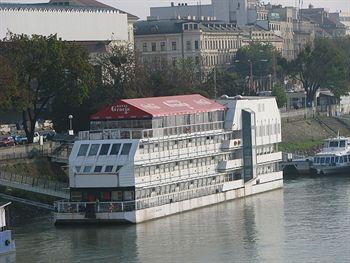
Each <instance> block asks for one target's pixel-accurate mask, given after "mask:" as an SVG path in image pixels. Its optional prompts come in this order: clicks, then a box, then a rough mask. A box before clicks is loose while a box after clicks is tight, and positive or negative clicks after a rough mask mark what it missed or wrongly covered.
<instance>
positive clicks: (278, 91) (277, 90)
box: [272, 82, 287, 108]
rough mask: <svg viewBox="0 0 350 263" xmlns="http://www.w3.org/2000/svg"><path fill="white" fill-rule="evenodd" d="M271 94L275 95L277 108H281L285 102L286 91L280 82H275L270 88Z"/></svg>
mask: <svg viewBox="0 0 350 263" xmlns="http://www.w3.org/2000/svg"><path fill="white" fill-rule="evenodd" d="M272 96H274V97H276V102H277V106H278V108H282V107H284V106H285V105H286V104H287V95H286V91H285V89H284V88H283V85H282V83H281V82H277V83H276V84H275V86H274V87H273V89H272Z"/></svg>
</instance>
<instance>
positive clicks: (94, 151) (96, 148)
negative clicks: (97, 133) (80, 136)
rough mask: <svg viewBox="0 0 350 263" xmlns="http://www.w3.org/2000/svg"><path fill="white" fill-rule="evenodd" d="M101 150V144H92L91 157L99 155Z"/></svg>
mask: <svg viewBox="0 0 350 263" xmlns="http://www.w3.org/2000/svg"><path fill="white" fill-rule="evenodd" d="M99 148H100V145H99V144H91V147H90V151H89V156H95V155H97V153H98V149H99Z"/></svg>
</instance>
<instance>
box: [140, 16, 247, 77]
mask: <svg viewBox="0 0 350 263" xmlns="http://www.w3.org/2000/svg"><path fill="white" fill-rule="evenodd" d="M242 43H243V31H242V30H240V29H238V28H237V27H236V25H234V24H228V23H224V22H211V21H201V22H200V21H192V20H177V19H170V20H153V21H139V22H137V23H136V24H135V49H136V50H137V53H138V54H139V55H140V56H141V59H142V60H143V61H151V60H152V59H153V58H160V59H162V60H165V61H168V62H170V63H174V64H175V62H176V61H178V60H180V59H187V58H192V59H193V61H195V62H196V63H197V64H198V65H201V68H202V69H203V71H204V72H208V71H209V70H210V69H212V68H213V67H215V66H223V65H227V64H229V63H231V62H232V61H233V58H234V56H235V54H236V52H237V50H238V49H239V48H240V47H241V46H242Z"/></svg>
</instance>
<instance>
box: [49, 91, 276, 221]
mask: <svg viewBox="0 0 350 263" xmlns="http://www.w3.org/2000/svg"><path fill="white" fill-rule="evenodd" d="M90 125H91V127H90V131H84V132H80V134H79V139H78V140H77V141H76V142H75V144H74V147H73V150H72V152H71V155H70V157H69V180H70V193H71V196H70V200H69V201H58V202H56V203H55V222H56V223H74V222H79V223H84V222H86V223H107V222H132V223H138V222H142V221H146V220H150V219H154V218H158V217H163V216H167V215H171V214H175V213H179V212H183V211H187V210H191V209H194V208H198V207H203V206H206V205H211V204H216V203H219V202H223V201H226V200H232V199H235V198H239V197H244V196H248V195H252V194H256V193H261V192H265V191H269V190H272V189H276V188H280V187H282V186H283V176H282V172H281V171H279V168H278V163H279V161H280V160H281V159H282V154H281V152H279V151H278V149H277V143H278V142H280V141H281V119H280V113H279V110H278V107H277V104H276V101H275V99H274V98H271V97H266V98H265V97H241V96H237V97H227V96H223V97H222V98H221V99H219V100H218V101H217V102H216V101H213V100H209V99H207V98H205V97H203V96H201V95H182V96H171V97H154V98H140V99H123V100H120V101H118V102H116V103H115V104H114V105H112V106H110V107H107V108H106V109H103V110H101V111H100V112H98V113H96V114H94V115H93V116H91V123H90Z"/></svg>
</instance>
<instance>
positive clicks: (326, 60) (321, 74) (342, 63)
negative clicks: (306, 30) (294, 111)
mask: <svg viewBox="0 0 350 263" xmlns="http://www.w3.org/2000/svg"><path fill="white" fill-rule="evenodd" d="M291 69H292V72H291V73H292V76H293V77H294V78H295V79H297V80H299V81H301V83H302V84H303V87H304V89H305V91H306V96H307V98H306V100H307V101H306V102H307V106H308V107H311V106H312V103H313V100H314V97H315V95H316V92H317V91H318V90H319V89H320V88H328V89H329V90H331V91H332V92H333V93H334V94H335V96H336V97H339V96H340V95H343V94H346V93H347V92H348V91H349V85H348V69H347V67H346V60H345V58H344V54H343V52H342V50H340V49H339V48H337V46H336V44H335V42H334V41H332V40H330V39H318V40H316V41H315V43H314V47H311V46H307V47H306V48H305V49H304V51H302V52H301V53H300V54H299V55H298V57H297V58H296V59H295V60H294V61H292V62H291Z"/></svg>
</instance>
